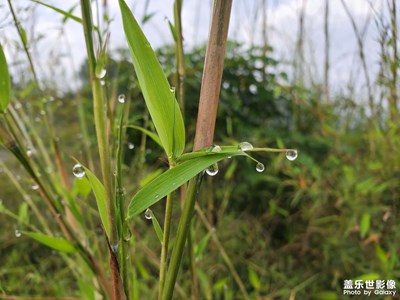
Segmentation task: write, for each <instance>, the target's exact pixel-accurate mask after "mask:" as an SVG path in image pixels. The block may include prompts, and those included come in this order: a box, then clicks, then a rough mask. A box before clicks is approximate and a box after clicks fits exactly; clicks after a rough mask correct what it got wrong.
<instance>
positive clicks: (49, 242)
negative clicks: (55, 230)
mask: <svg viewBox="0 0 400 300" xmlns="http://www.w3.org/2000/svg"><path fill="white" fill-rule="evenodd" d="M21 233H22V234H25V235H27V236H29V237H31V238H33V239H34V240H36V241H38V242H39V243H42V244H43V245H46V246H48V247H50V248H53V249H54V250H57V251H60V252H65V253H74V252H76V248H75V246H74V244H72V243H71V242H70V241H67V240H64V239H61V238H56V237H53V236H48V235H45V234H43V233H37V232H29V231H21Z"/></svg>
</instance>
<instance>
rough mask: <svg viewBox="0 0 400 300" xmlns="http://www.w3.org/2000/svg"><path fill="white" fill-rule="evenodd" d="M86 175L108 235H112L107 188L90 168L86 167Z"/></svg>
mask: <svg viewBox="0 0 400 300" xmlns="http://www.w3.org/2000/svg"><path fill="white" fill-rule="evenodd" d="M85 171H86V176H87V178H88V180H89V183H90V186H91V187H92V191H93V193H94V196H95V198H96V203H97V209H98V210H99V214H100V219H101V222H102V223H103V227H104V230H105V231H106V234H107V236H108V237H109V236H110V225H109V224H110V222H109V220H108V215H107V202H106V189H105V188H104V185H103V184H102V183H101V182H100V180H99V179H98V178H97V177H96V175H94V174H93V173H92V172H91V171H90V170H89V169H87V168H85Z"/></svg>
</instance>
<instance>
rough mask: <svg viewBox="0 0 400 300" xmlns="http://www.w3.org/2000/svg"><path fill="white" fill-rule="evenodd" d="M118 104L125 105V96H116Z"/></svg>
mask: <svg viewBox="0 0 400 300" xmlns="http://www.w3.org/2000/svg"><path fill="white" fill-rule="evenodd" d="M118 102H119V103H125V95H124V94H121V95H119V96H118Z"/></svg>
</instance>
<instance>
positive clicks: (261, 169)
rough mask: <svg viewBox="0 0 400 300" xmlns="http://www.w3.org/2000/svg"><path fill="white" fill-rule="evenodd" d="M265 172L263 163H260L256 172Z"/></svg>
mask: <svg viewBox="0 0 400 300" xmlns="http://www.w3.org/2000/svg"><path fill="white" fill-rule="evenodd" d="M264 170H265V166H264V164H262V163H260V162H259V163H258V164H257V165H256V171H257V172H259V173H261V172H264Z"/></svg>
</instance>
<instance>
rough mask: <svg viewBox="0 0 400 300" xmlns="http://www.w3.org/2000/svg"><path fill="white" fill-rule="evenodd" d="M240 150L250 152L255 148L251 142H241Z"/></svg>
mask: <svg viewBox="0 0 400 300" xmlns="http://www.w3.org/2000/svg"><path fill="white" fill-rule="evenodd" d="M238 148H239V150H241V151H249V150H253V149H254V147H253V145H252V144H250V143H249V142H241V143H240V144H239V147H238Z"/></svg>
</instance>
